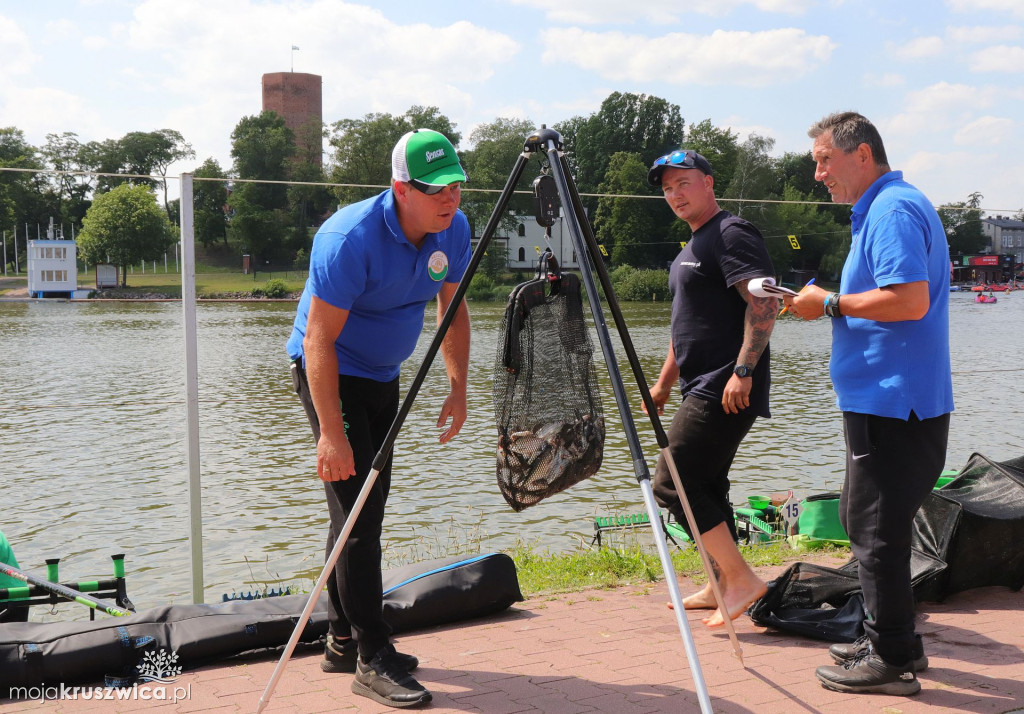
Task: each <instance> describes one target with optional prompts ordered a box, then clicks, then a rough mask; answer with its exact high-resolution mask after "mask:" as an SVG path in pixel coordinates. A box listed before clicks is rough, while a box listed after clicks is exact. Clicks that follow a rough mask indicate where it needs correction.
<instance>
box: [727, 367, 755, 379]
mask: <svg viewBox="0 0 1024 714" xmlns="http://www.w3.org/2000/svg"><path fill="white" fill-rule="evenodd" d="M732 373H733V374H735V375H736V376H737V377H752V376H754V368H753V367H748V366H747V365H745V364H738V365H736V366H735V367H733V369H732Z"/></svg>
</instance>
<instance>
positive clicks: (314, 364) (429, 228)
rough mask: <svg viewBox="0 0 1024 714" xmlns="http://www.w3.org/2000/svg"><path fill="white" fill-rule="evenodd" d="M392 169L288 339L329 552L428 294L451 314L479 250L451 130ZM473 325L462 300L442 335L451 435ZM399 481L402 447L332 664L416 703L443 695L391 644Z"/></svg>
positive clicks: (326, 241) (349, 558) (335, 627)
mask: <svg viewBox="0 0 1024 714" xmlns="http://www.w3.org/2000/svg"><path fill="white" fill-rule="evenodd" d="M391 172H392V179H391V187H390V188H388V189H387V190H385V191H383V192H382V193H380V194H378V195H377V196H374V197H373V198H369V199H366V200H365V201H360V202H359V203H355V204H352V205H349V206H346V207H344V208H342V209H341V210H340V211H338V212H337V213H335V214H334V215H333V216H331V217H330V218H329V219H328V220H327V221H326V222H325V223H324V224H323V225H322V226H321V227H320V230H318V231H317V234H316V236H315V237H314V239H313V249H312V252H311V254H310V264H309V279H308V280H307V281H306V288H305V290H304V291H303V293H302V298H301V299H300V301H299V307H298V311H297V314H296V317H295V323H294V327H293V329H292V334H291V338H290V339H289V340H288V345H287V349H288V355H289V357H290V359H291V360H292V367H291V368H292V380H293V386H294V388H295V391H296V392H297V393H298V395H299V399H300V401H301V402H302V406H303V408H304V409H305V411H306V416H307V418H308V419H309V423H310V426H311V427H312V430H313V436H314V438H315V439H316V442H317V474H318V475H319V477H320V479H321V480H322V481H323V483H324V489H325V492H326V495H327V509H328V512H329V514H330V519H331V526H330V530H329V532H328V536H327V552H328V553H330V552H331V550H332V548H333V547H334V542H335V538H336V537H337V535H338V534H340V533H341V530H342V528H343V526H344V524H345V521H346V520H347V518H348V515H349V513H350V512H351V510H352V507H353V505H354V504H355V501H356V498H357V496H358V494H359V491H360V489H361V488H362V486H363V484H364V483H365V481H366V477H367V475H368V474H369V472H370V469H371V463H372V461H373V459H374V457H375V456H376V455H377V452H378V451H379V450H380V448H381V446H382V444H383V443H384V441H385V439H386V437H387V433H388V431H389V429H390V427H391V424H392V422H393V421H394V419H395V416H396V415H397V413H398V403H399V384H398V375H399V371H400V369H401V366H402V363H403V362H404V361H405V360H406V359H407V358H408V357H409V356H410V355H411V354H412V352H413V350H414V349H415V347H416V342H417V339H418V338H419V335H420V332H421V331H422V329H423V318H424V311H425V308H426V304H427V302H428V301H430V300H432V299H433V298H434V297H437V319H438V321H439V322H440V320H441V318H442V316H443V315H444V314H445V311H446V310H447V309H448V306H449V304H450V303H451V301H452V298H453V297H454V296H455V292H456V288H457V286H458V283H459V281H460V280H461V279H462V276H463V273H465V271H466V268H467V267H468V265H469V260H470V257H471V251H470V230H469V222H468V221H467V220H466V216H465V215H464V214H463V213H462V212H461V211H460V210H458V209H459V201H460V198H461V190H462V183H463V182H464V181H466V173H465V171H463V169H462V166H461V164H460V163H459V158H458V155H457V154H456V153H455V147H453V146H452V144H451V142H450V141H449V140H448V139H447V138H446V137H445V136H444V135H442V134H440V133H438V132H436V131H431V130H429V129H417V130H415V131H411V132H409V133H407V134H406V135H405V136H403V137H402V138H401V139H400V140H399V142H398V143H397V144H396V145H395V148H394V151H393V152H392V156H391ZM469 331H470V327H469V312H468V310H467V309H466V305H465V302H463V303H462V304H460V305H459V307H458V311H457V313H456V315H455V319H454V321H453V322H452V324H451V326H450V327H449V329H448V332H447V333H446V335H445V338H444V341H443V342H442V345H441V354H442V356H443V357H444V362H445V368H446V370H447V372H448V381H449V384H450V392H449V394H448V397H447V398H446V399H445V401H444V404H443V405H442V407H441V413H440V416H439V418H438V420H437V427H438V428H439V429H441V430H442V431H441V432H440V434H439V439H438V440H439V441H440V443H442V444H443V443H446V442H447V441H449V440H450V439H451V438H452V437H454V436H455V435H456V434H458V432H459V430H460V429H461V428H462V425H463V423H464V422H465V421H466V372H467V369H468V366H469ZM449 420H450V423H448V422H449ZM446 425H447V426H446ZM390 487H391V459H389V460H388V463H387V465H386V466H385V467H384V468H383V469H381V471H380V473H379V475H378V477H377V480H376V482H375V484H374V486H373V488H372V490H371V492H370V494H369V497H368V498H367V500H366V502H365V504H364V505H363V508H362V511H361V512H360V514H359V517H358V518H357V519H356V522H355V526H354V527H353V529H352V532H351V534H350V535H349V538H348V540H347V542H346V543H345V547H344V548H343V550H342V553H341V557H340V558H339V560H338V563H337V565H336V566H335V568H334V573H333V577H331V578H330V579H329V580H328V586H327V592H328V617H329V620H330V631H329V634H328V642H327V648H326V652H325V655H324V661H323V662H322V663H321V668H322V669H323V670H324V671H325V672H354V673H355V679H354V681H353V683H352V691H353V692H355V693H356V694H360V695H362V696H366V697H369V698H371V699H374V700H375V701H378V702H380V703H382V704H386V705H389V706H394V707H413V706H419V705H423V704H426V703H427V702H429V701H430V699H431V695H430V692H428V691H427V690H426V689H425V688H424V687H423V686H422V685H420V683H419V682H417V681H416V680H415V679H414V678H413V677H412V675H411V674H409V672H410V671H411V670H413V669H415V668H416V666H417V665H418V660H417V659H416V658H415V657H413V656H412V655H407V654H402V653H401V652H397V651H396V650H395V648H394V646H393V645H392V644H391V643H390V635H391V629H390V627H389V626H388V624H387V623H386V622H385V621H384V617H383V611H382V607H383V594H382V585H381V545H380V538H381V533H382V530H383V527H382V526H383V522H384V506H385V503H386V501H387V497H388V492H389V490H390Z"/></svg>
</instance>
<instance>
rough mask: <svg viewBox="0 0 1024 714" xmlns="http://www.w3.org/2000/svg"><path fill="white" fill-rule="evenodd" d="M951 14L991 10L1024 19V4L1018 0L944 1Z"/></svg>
mask: <svg viewBox="0 0 1024 714" xmlns="http://www.w3.org/2000/svg"><path fill="white" fill-rule="evenodd" d="M946 4H947V5H948V6H949V7H950V9H952V10H953V12H964V13H972V14H973V13H978V12H984V11H987V10H991V11H994V12H1005V13H1007V14H1009V15H1014V16H1016V17H1024V3H1021V2H1020V0H946Z"/></svg>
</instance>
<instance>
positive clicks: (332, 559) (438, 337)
mask: <svg viewBox="0 0 1024 714" xmlns="http://www.w3.org/2000/svg"><path fill="white" fill-rule="evenodd" d="M529 158H530V156H529V153H528V152H526V151H524V152H523V153H522V154H520V155H519V158H518V159H517V161H516V165H515V166H514V167H513V169H512V173H511V175H509V178H508V181H507V182H506V183H505V188H504V189H503V190H502V192H501V196H499V197H498V202H497V203H496V204H495V206H494V211H493V212H492V213H491V217H490V220H488V222H487V227H486V228H485V229H484V233H483V235H482V236H481V237H480V242H479V243H478V244H477V247H476V250H475V251H473V257H472V258H471V259H470V261H469V265H468V266H467V267H466V272H465V274H464V275H463V276H462V280H460V281H459V287H458V288H457V289H456V291H455V295H454V296H453V297H452V301H451V304H450V305H448V309H447V310H445V313H444V317H443V318H442V319H441V324H439V325H438V326H437V332H435V333H434V339H433V340H432V341H431V343H430V347H429V348H428V349H427V352H426V354H425V355H424V357H423V362H422V363H421V364H420V368H419V370H418V371H417V372H416V377H415V378H414V379H413V381H412V384H411V385H410V387H409V391H408V392H407V393H406V395H405V399H404V400H403V401H402V405H401V407H400V408H399V410H398V414H397V415H396V416H395V420H394V421H393V422H392V423H391V428H390V430H388V434H387V436H386V437H385V439H384V443H383V444H382V445H381V448H380V450H379V451H378V452H377V455H376V456H375V457H374V459H373V464H372V467H371V469H370V473H369V475H368V476H367V477H366V482H365V483H364V484H363V487H362V488H361V489H360V491H359V495H358V496H357V497H356V502H355V504H354V505H353V506H352V512H351V513H350V514H349V516H348V518H346V519H345V525H344V527H342V529H341V533H340V534H339V535H338V538H337V540H336V541H335V543H334V547H333V548H332V549H331V552H330V555H329V556H328V557H327V561H326V563H325V564H324V569H323V570H322V571H321V572H320V577H318V578H317V580H316V584H315V585H314V586H313V592H311V593H310V594H309V599H308V600H307V601H306V606H305V607H304V608H303V609H302V615H301V616H300V617H299V621H298V622H297V623H295V629H294V630H292V634H291V637H289V638H288V644H287V645H286V646H285V648H284V652H282V653H281V659H280V660H279V661H278V663H277V666H276V667H275V668H274V672H273V674H271V676H270V681H269V682H267V687H266V689H264V691H263V695H262V696H261V697H260V701H259V705H258V706H257V708H256V714H259V713H260V712H262V711H263V709H264V707H266V706H267V704H269V703H270V698H271V697H272V696H273V694H274V689H275V688H276V687H277V682H278V680H279V679H280V678H281V675H282V674H283V673H284V668H285V666H287V664H288V660H289V658H291V656H292V652H293V651H294V650H295V646H296V644H298V641H299V636H300V635H301V634H302V631H303V630H304V629H305V627H306V623H307V622H309V616H310V615H311V614H312V612H313V608H314V607H315V606H316V601H317V600H318V599H319V597H320V593H321V592H322V591H323V589H324V585H325V584H326V583H327V578H328V577H329V575H330V574H331V572H332V571H333V570H334V565H335V563H337V562H338V558H339V557H341V550H342V548H344V547H345V543H346V542H347V541H348V537H349V534H350V533H351V532H352V529H353V527H355V523H356V518H358V517H359V514H360V512H361V511H362V510H363V504H364V503H366V499H367V498H368V497H369V493H370V489H371V488H372V487H373V484H374V482H375V481H376V480H377V476H378V475H379V474H380V472H381V469H383V468H384V465H385V464H387V461H388V457H389V456H390V454H391V450H392V449H393V448H394V446H395V441H396V439H397V438H398V433H399V432H400V431H401V430H402V425H403V424H404V423H405V419H406V417H407V416H408V415H409V411H410V410H411V409H412V403H413V402H414V401H415V399H416V395H417V394H418V393H419V390H420V387H421V386H422V385H423V380H424V379H426V377H427V373H428V372H429V371H430V365H431V364H432V363H433V361H434V357H436V356H437V352H438V350H439V349H440V348H441V342H442V341H443V340H444V336H445V334H446V333H447V332H448V328H449V327H450V326H451V324H452V321H453V320H454V319H455V313H456V311H457V310H458V309H459V305H460V304H461V303H462V299H463V298H464V297H465V295H466V290H468V289H469V282H470V280H472V279H473V275H474V273H476V269H477V267H478V266H479V265H480V261H481V260H482V259H483V255H484V251H485V250H487V246H488V244H489V243H490V241H491V238H492V237H493V236H494V231H495V230H497V227H498V223H499V221H500V220H501V217H502V215H503V214H504V212H505V208H506V206H508V202H509V199H510V198H511V197H512V192H513V190H514V188H515V185H516V183H517V182H518V181H519V177H520V176H522V173H523V169H524V168H525V167H526V162H527V161H529Z"/></svg>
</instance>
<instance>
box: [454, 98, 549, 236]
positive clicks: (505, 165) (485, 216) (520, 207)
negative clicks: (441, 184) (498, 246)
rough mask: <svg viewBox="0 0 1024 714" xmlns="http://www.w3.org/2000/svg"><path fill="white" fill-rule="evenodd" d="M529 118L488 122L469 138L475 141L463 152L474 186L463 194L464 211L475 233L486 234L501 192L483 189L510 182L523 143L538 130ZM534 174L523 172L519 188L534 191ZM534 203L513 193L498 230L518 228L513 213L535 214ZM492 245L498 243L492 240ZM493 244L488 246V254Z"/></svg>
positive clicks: (497, 189)
mask: <svg viewBox="0 0 1024 714" xmlns="http://www.w3.org/2000/svg"><path fill="white" fill-rule="evenodd" d="M535 128H536V127H535V125H534V124H533V122H531V121H530V120H529V119H508V118H503V117H499V118H497V119H495V120H494V121H493V122H490V123H488V124H481V125H480V126H478V127H477V128H476V129H474V130H473V133H472V134H470V136H469V140H470V142H471V143H472V144H473V148H472V149H471V150H470V151H467V152H465V153H463V155H462V163H463V166H464V167H465V169H466V173H467V174H468V176H469V183H468V184H467V186H468V187H469V188H470V189H472V190H469V191H464V192H463V194H462V210H463V212H464V213H465V214H466V216H467V217H468V218H469V222H470V225H471V226H473V229H474V232H475V233H477V234H481V233H483V230H484V226H486V224H487V221H488V220H489V219H490V217H491V214H492V213H493V212H494V207H495V205H496V203H497V200H498V196H499V194H498V193H478V192H477V191H479V190H480V189H490V190H491V191H500V190H501V189H503V188H504V187H505V184H506V183H508V179H509V176H510V175H511V173H512V169H513V167H514V166H515V164H516V159H517V158H518V157H519V155H520V154H521V153H522V152H523V143H524V141H525V139H526V137H528V136H529V135H530V134H531V133H533V131H534V129H535ZM534 178H535V177H534V176H533V175H531V174H530V173H529V171H523V175H522V176H521V177H520V180H519V183H518V185H517V186H516V187H515V188H516V190H519V191H530V190H531V183H532V181H533V180H534ZM532 213H533V204H532V202H531V200H530V198H529V197H527V196H523V195H513V196H512V197H511V199H510V200H509V204H508V211H506V212H505V213H504V214H503V215H502V216H501V222H500V223H499V224H498V230H499V231H503V232H505V234H507V233H508V232H510V231H513V230H515V228H516V226H517V224H518V223H519V221H518V220H517V219H516V216H515V215H513V214H518V215H523V214H532ZM491 245H494V243H492V244H491ZM489 254H490V247H488V255H489Z"/></svg>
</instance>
